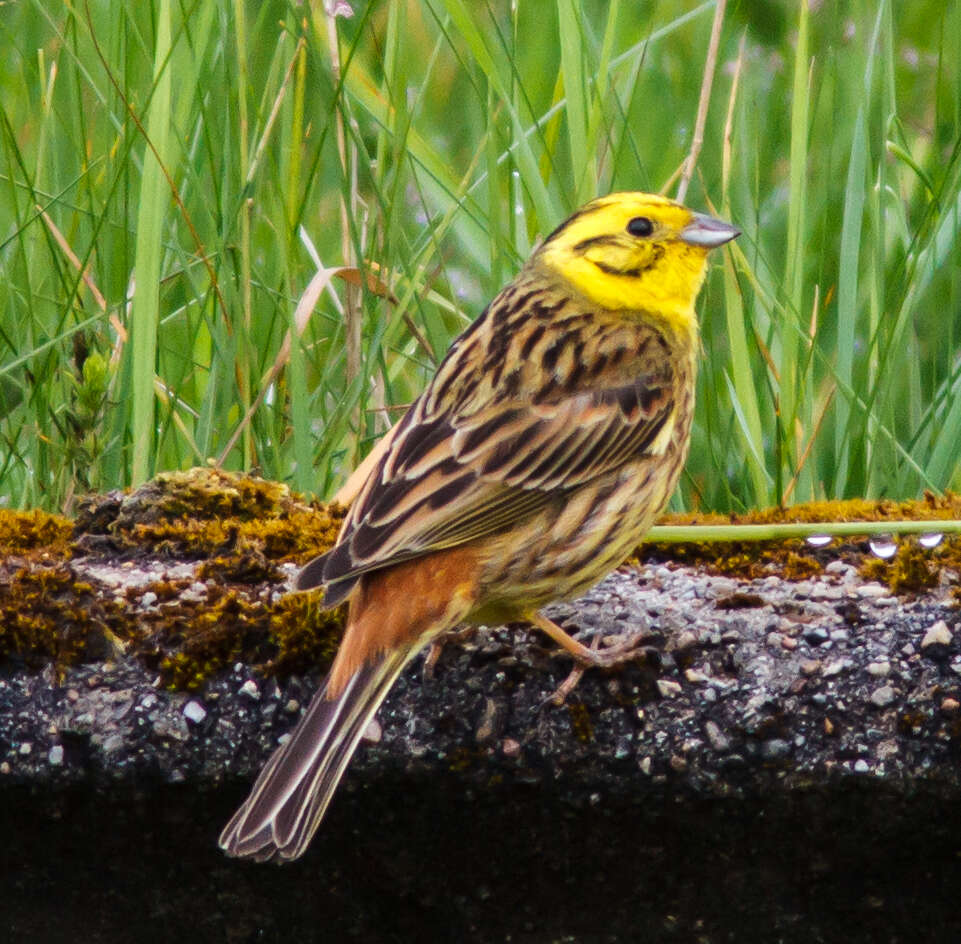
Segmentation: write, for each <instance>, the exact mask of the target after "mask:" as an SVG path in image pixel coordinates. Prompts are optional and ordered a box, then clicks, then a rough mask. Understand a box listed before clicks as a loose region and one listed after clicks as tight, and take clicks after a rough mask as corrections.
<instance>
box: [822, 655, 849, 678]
mask: <svg viewBox="0 0 961 944" xmlns="http://www.w3.org/2000/svg"><path fill="white" fill-rule="evenodd" d="M851 665H852V663H851V660H850V659H835V660H834V662H832V663H830V664H829V665H828V666H826V667H825V669H824V672H823V673H822V674H823V675H824V677H825V678H833V677H834V676H835V675H840V674H841V673H842V672H844V671H846V670H847V669H849V668H851Z"/></svg>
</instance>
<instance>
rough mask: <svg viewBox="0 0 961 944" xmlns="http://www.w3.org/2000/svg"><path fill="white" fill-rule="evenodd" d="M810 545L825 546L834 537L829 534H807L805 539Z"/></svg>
mask: <svg viewBox="0 0 961 944" xmlns="http://www.w3.org/2000/svg"><path fill="white" fill-rule="evenodd" d="M804 540H805V541H807V543H808V544H810V545H811V547H827V546H828V545H829V544H830V543H831V542H832V541H833V540H834V538H832V537H831V535H830V534H809V535H808V536H807V537H806V538H805V539H804Z"/></svg>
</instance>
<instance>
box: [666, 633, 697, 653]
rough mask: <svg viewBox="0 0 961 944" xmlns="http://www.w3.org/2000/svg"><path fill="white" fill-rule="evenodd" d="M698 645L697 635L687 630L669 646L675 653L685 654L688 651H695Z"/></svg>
mask: <svg viewBox="0 0 961 944" xmlns="http://www.w3.org/2000/svg"><path fill="white" fill-rule="evenodd" d="M696 645H697V635H696V634H695V633H692V632H691V631H690V630H689V629H687V630H684V632H682V633H680V634H679V635H678V636H676V637H675V638H674V644H673V645H671V646H668V648H669V649H673V650H674V651H675V652H684V651H685V650H686V649H693V648H694V647H695V646H696Z"/></svg>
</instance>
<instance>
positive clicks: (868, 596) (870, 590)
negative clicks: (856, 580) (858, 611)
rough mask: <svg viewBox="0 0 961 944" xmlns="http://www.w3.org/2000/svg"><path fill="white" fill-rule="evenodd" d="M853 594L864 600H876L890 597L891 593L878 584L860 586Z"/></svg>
mask: <svg viewBox="0 0 961 944" xmlns="http://www.w3.org/2000/svg"><path fill="white" fill-rule="evenodd" d="M855 593H857V595H858V596H859V597H861V598H862V599H864V600H877V599H878V598H879V597H889V596H891V591H890V590H889V589H888V588H887V587H885V586H883V585H882V584H879V583H865V584H862V585H861V586H860V587H858V588H857V589H856V590H855Z"/></svg>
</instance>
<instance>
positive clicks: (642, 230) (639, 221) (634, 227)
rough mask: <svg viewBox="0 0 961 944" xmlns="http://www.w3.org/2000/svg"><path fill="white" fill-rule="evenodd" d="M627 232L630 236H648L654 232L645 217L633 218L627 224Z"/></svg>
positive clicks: (650, 223) (651, 224) (652, 226)
mask: <svg viewBox="0 0 961 944" xmlns="http://www.w3.org/2000/svg"><path fill="white" fill-rule="evenodd" d="M627 231H628V232H629V233H630V234H631V235H632V236H650V235H651V233H653V232H654V224H653V223H652V222H651V221H650V220H649V219H648V218H647V217H646V216H635V217H634V219H633V220H631V221H630V222H629V223H628V224H627Z"/></svg>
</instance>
